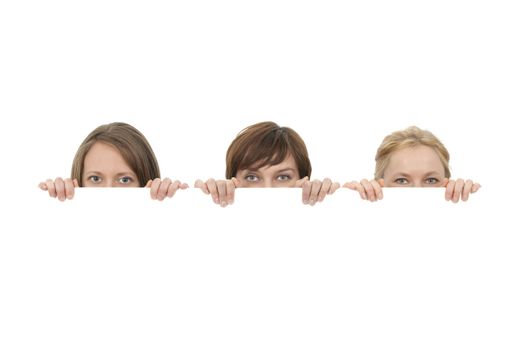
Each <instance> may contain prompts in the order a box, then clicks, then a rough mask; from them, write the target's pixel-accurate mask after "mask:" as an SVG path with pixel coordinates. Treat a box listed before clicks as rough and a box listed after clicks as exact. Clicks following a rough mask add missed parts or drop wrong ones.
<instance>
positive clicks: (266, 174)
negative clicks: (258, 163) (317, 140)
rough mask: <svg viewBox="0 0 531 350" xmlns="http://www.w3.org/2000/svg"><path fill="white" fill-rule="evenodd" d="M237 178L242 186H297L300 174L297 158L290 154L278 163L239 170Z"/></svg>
mask: <svg viewBox="0 0 531 350" xmlns="http://www.w3.org/2000/svg"><path fill="white" fill-rule="evenodd" d="M236 178H237V179H238V180H239V181H240V184H241V185H240V186H241V187H295V183H296V182H297V180H299V179H300V176H299V170H298V168H297V164H296V163H295V159H293V157H292V156H291V155H289V156H287V157H286V159H284V160H283V161H282V162H281V163H279V164H276V165H265V166H263V167H261V168H258V169H255V168H248V169H242V170H238V172H237V173H236Z"/></svg>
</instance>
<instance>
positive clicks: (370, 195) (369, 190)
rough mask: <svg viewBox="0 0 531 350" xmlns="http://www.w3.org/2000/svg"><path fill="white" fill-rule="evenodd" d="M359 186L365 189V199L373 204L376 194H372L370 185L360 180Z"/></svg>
mask: <svg viewBox="0 0 531 350" xmlns="http://www.w3.org/2000/svg"><path fill="white" fill-rule="evenodd" d="M361 185H362V186H363V188H364V189H365V193H366V195H367V198H368V199H369V200H370V201H371V202H374V201H375V200H376V194H375V193H374V189H373V188H372V184H371V183H370V182H369V180H367V179H363V180H361Z"/></svg>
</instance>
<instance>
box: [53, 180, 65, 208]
mask: <svg viewBox="0 0 531 350" xmlns="http://www.w3.org/2000/svg"><path fill="white" fill-rule="evenodd" d="M54 185H55V191H56V192H57V199H59V200H60V201H61V202H62V201H64V200H65V199H66V193H65V183H64V181H63V179H62V178H60V177H58V178H56V179H55V181H54Z"/></svg>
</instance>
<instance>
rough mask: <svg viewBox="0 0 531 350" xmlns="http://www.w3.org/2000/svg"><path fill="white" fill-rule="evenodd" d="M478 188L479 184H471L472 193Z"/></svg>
mask: <svg viewBox="0 0 531 350" xmlns="http://www.w3.org/2000/svg"><path fill="white" fill-rule="evenodd" d="M480 188H481V185H480V184H476V183H475V184H474V185H473V186H472V193H476V192H477V191H478V190H479V189H480Z"/></svg>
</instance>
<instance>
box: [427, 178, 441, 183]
mask: <svg viewBox="0 0 531 350" xmlns="http://www.w3.org/2000/svg"><path fill="white" fill-rule="evenodd" d="M426 183H427V184H428V185H436V184H437V183H439V179H437V178H435V177H430V178H427V179H426Z"/></svg>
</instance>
